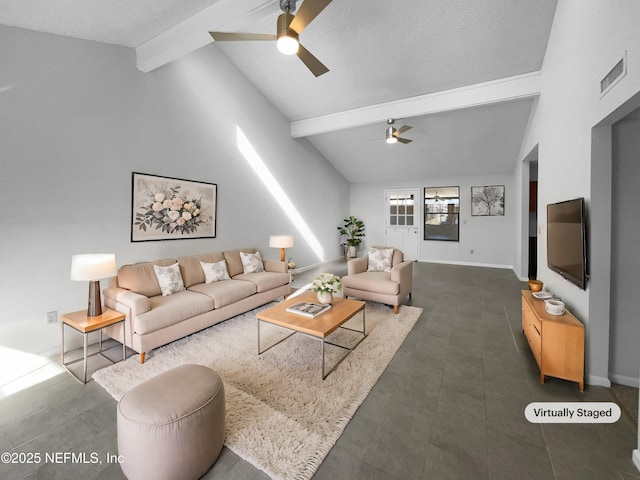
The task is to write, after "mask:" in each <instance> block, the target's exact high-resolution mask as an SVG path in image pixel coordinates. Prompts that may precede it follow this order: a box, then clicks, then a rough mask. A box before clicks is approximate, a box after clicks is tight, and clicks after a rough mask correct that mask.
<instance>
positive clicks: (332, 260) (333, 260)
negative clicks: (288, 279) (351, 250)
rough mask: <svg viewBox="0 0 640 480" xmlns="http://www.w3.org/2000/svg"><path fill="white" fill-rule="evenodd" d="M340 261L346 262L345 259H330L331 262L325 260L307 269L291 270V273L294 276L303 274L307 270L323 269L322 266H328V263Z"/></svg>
mask: <svg viewBox="0 0 640 480" xmlns="http://www.w3.org/2000/svg"><path fill="white" fill-rule="evenodd" d="M339 261H344V257H334V258H330V259H329V260H325V261H323V262H320V263H314V264H313V265H307V266H306V267H300V268H294V269H293V270H289V272H291V273H293V274H296V273H302V272H306V271H307V270H313V269H314V268H318V267H321V266H322V265H326V264H327V263H333V262H339Z"/></svg>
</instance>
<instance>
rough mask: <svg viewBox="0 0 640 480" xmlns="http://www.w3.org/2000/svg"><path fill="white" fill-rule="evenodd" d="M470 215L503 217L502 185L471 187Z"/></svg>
mask: <svg viewBox="0 0 640 480" xmlns="http://www.w3.org/2000/svg"><path fill="white" fill-rule="evenodd" d="M471 215H473V216H497V215H504V185H485V186H482V187H471Z"/></svg>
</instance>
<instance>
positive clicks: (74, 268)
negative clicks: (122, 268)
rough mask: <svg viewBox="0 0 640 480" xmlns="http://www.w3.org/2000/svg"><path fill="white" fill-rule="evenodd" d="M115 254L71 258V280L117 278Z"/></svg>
mask: <svg viewBox="0 0 640 480" xmlns="http://www.w3.org/2000/svg"><path fill="white" fill-rule="evenodd" d="M116 273H117V272H116V256H115V255H114V254H113V253H86V254H82V255H74V256H73V257H71V280H77V281H92V280H100V279H101V278H109V277H115V276H116Z"/></svg>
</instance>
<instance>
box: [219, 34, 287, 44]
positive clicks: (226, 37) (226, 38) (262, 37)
mask: <svg viewBox="0 0 640 480" xmlns="http://www.w3.org/2000/svg"><path fill="white" fill-rule="evenodd" d="M209 35H211V37H212V38H213V39H214V40H215V41H216V42H237V41H242V40H247V41H266V40H276V36H275V35H271V34H268V33H236V32H209Z"/></svg>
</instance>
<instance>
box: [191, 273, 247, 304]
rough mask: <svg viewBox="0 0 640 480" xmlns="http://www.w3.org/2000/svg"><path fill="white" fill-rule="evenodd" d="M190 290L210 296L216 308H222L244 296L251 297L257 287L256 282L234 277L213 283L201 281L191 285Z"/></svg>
mask: <svg viewBox="0 0 640 480" xmlns="http://www.w3.org/2000/svg"><path fill="white" fill-rule="evenodd" d="M189 291H191V292H198V293H199V294H203V295H206V296H208V297H210V298H211V299H212V300H213V305H214V307H215V308H222V307H224V306H227V305H230V304H232V303H235V302H237V301H239V300H242V299H243V298H247V297H250V296H251V295H253V294H254V293H256V292H257V287H256V284H255V283H252V282H246V281H244V280H235V279H233V280H220V281H219V282H213V283H199V284H197V285H193V286H191V287H190V288H189Z"/></svg>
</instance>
